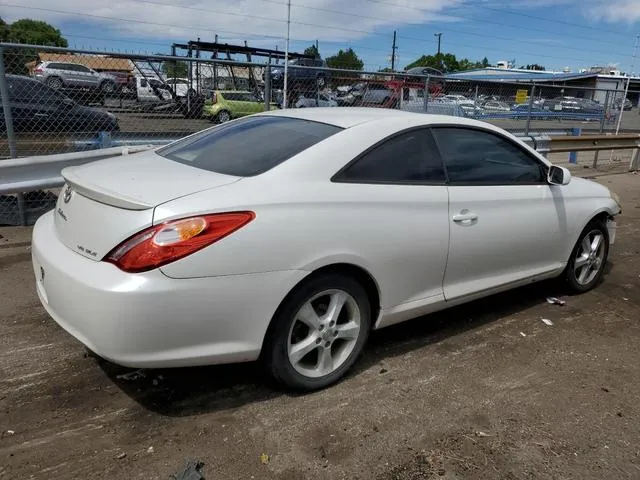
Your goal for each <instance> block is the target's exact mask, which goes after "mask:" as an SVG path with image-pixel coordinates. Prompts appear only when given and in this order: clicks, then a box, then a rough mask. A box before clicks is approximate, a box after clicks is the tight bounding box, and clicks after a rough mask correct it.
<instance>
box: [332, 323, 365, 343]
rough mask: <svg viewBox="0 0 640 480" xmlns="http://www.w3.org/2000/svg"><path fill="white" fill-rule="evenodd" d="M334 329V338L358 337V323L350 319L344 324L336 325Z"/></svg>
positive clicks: (347, 338)
mask: <svg viewBox="0 0 640 480" xmlns="http://www.w3.org/2000/svg"><path fill="white" fill-rule="evenodd" d="M336 331H337V335H336V338H342V339H345V340H355V339H356V338H358V333H360V325H358V324H357V323H356V322H354V321H353V320H352V321H350V322H348V323H345V324H344V325H338V327H337V329H336Z"/></svg>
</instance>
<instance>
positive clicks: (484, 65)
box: [481, 57, 491, 68]
mask: <svg viewBox="0 0 640 480" xmlns="http://www.w3.org/2000/svg"><path fill="white" fill-rule="evenodd" d="M489 65H491V64H490V63H489V59H488V58H487V57H484V58H483V59H482V62H481V67H482V68H487V67H488V66H489Z"/></svg>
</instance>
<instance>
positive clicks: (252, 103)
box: [242, 92, 264, 115]
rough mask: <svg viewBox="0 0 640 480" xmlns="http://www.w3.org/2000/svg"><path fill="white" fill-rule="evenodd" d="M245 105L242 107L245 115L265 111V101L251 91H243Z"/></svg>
mask: <svg viewBox="0 0 640 480" xmlns="http://www.w3.org/2000/svg"><path fill="white" fill-rule="evenodd" d="M242 100H243V106H242V109H243V111H244V112H245V115H251V114H252V113H258V112H264V102H262V101H260V99H258V97H256V96H255V95H254V94H253V93H251V92H245V93H242Z"/></svg>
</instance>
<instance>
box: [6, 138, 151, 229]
mask: <svg viewBox="0 0 640 480" xmlns="http://www.w3.org/2000/svg"><path fill="white" fill-rule="evenodd" d="M151 148H154V147H153V146H150V145H145V146H130V147H112V148H104V149H101V150H92V151H88V152H74V153H62V154H57V155H42V156H37V157H25V158H15V159H10V160H2V161H0V178H1V179H2V183H0V200H6V195H12V194H15V196H16V198H15V202H11V203H9V205H10V207H11V210H15V211H6V210H7V208H4V209H3V208H1V207H2V205H3V204H5V203H7V202H0V224H10V225H12V224H18V225H27V224H28V223H29V218H28V217H31V218H33V217H34V216H37V215H38V212H35V215H29V214H30V213H33V212H29V210H30V209H29V208H28V207H29V206H28V205H26V203H27V202H25V198H24V196H25V194H30V193H31V192H43V191H44V190H47V189H52V188H58V187H61V186H62V185H64V179H63V178H62V170H63V169H64V168H66V167H71V166H75V165H83V164H85V163H89V162H94V161H96V160H102V159H105V158H112V157H118V156H122V155H128V154H131V153H137V152H141V151H144V150H149V149H151ZM41 197H43V199H45V200H46V201H44V200H43V202H42V203H43V205H42V207H43V208H44V209H45V210H46V209H47V208H48V207H49V206H50V204H51V202H52V201H53V199H52V198H50V197H51V194H46V193H43V194H42V195H41ZM36 210H37V208H36ZM39 213H42V212H39Z"/></svg>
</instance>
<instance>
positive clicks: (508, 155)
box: [433, 127, 544, 185]
mask: <svg viewBox="0 0 640 480" xmlns="http://www.w3.org/2000/svg"><path fill="white" fill-rule="evenodd" d="M433 134H434V137H435V139H436V141H437V143H438V148H439V149H440V153H441V155H442V160H443V161H444V163H445V165H446V168H447V175H448V177H449V183H451V184H454V185H455V184H527V183H543V181H544V173H543V166H542V164H541V163H540V162H538V161H537V160H535V159H534V158H533V157H532V156H531V155H529V154H528V153H527V152H525V151H524V150H523V149H522V148H520V147H519V146H517V145H516V144H515V143H513V142H511V141H509V140H508V139H506V138H502V137H501V136H499V135H497V134H494V133H491V132H487V131H482V130H475V129H470V128H454V127H445V128H434V129H433Z"/></svg>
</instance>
